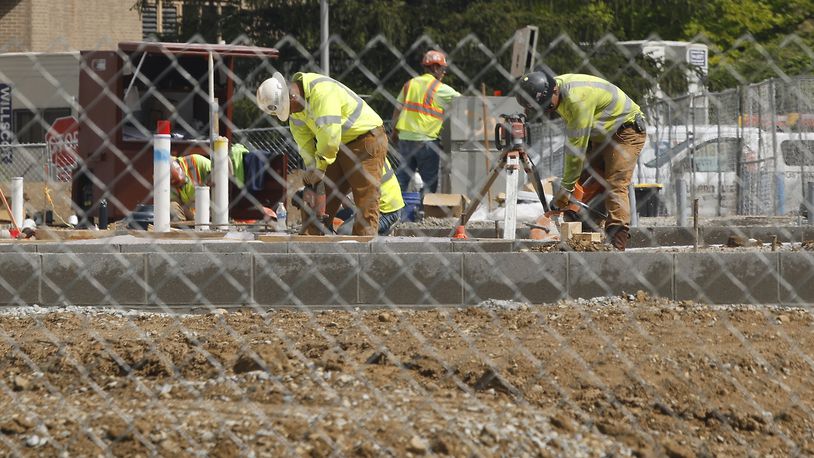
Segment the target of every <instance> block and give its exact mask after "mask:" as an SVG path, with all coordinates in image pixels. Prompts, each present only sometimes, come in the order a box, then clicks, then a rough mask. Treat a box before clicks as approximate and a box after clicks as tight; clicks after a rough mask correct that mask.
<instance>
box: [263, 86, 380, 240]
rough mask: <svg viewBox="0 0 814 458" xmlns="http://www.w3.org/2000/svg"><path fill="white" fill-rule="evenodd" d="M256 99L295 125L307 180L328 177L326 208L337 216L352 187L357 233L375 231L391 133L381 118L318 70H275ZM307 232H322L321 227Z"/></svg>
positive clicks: (307, 181)
mask: <svg viewBox="0 0 814 458" xmlns="http://www.w3.org/2000/svg"><path fill="white" fill-rule="evenodd" d="M257 104H258V106H259V107H260V109H261V110H263V111H264V112H266V113H268V114H270V115H274V116H276V117H277V119H279V120H280V121H285V120H288V119H289V115H290V118H291V119H290V123H289V124H290V125H289V127H290V129H291V134H292V136H293V137H294V140H295V141H296V142H297V146H298V147H299V151H300V155H301V156H302V158H303V161H304V162H305V166H306V171H305V174H304V176H303V182H305V183H306V184H309V185H315V184H317V183H319V182H321V181H323V180H324V181H325V188H326V205H325V210H326V212H327V214H328V216H329V219H328V221H332V220H333V218H334V217H335V216H336V213H337V211H338V210H339V207H340V205H341V202H342V198H343V197H344V196H345V195H347V194H348V193H349V192H353V200H354V204H355V206H356V209H357V210H356V211H357V217H356V218H355V220H354V224H353V235H362V236H364V235H367V236H371V235H376V233H377V232H378V227H379V197H380V190H379V188H380V185H381V179H382V169H383V167H384V159H385V155H386V153H387V137H386V136H385V133H384V128H383V127H382V124H383V122H382V119H381V118H380V117H379V115H378V114H376V112H375V111H373V109H372V108H370V107H369V106H368V104H367V103H365V101H363V100H362V99H361V98H360V97H359V96H358V95H356V93H354V92H353V91H351V90H350V89H348V88H347V87H346V86H345V85H344V84H342V83H340V82H339V81H336V80H334V79H332V78H329V77H327V76H324V75H320V74H318V73H297V74H295V75H294V77H293V79H292V81H290V82H289V83H286V81H285V80H284V79H283V77H282V75H281V74H280V73H279V72H276V73H275V74H274V76H273V77H271V78H269V79H267V80H265V81H263V83H262V84H261V85H260V87H258V88H257ZM305 233H307V234H319V233H321V232H320V231H319V229H318V228H317V227H309V228H306V230H305Z"/></svg>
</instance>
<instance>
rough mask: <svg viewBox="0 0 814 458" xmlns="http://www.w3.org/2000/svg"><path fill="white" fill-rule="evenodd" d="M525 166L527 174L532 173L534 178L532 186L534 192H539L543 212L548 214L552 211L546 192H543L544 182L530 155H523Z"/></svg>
mask: <svg viewBox="0 0 814 458" xmlns="http://www.w3.org/2000/svg"><path fill="white" fill-rule="evenodd" d="M523 164H524V166H525V167H524V168H525V170H526V173H529V172H531V177H532V185H533V186H534V191H535V192H537V197H539V198H540V203H542V204H543V211H545V212H546V213H548V212H549V211H551V209H550V208H549V207H548V201H547V200H546V198H545V191H543V180H542V178H540V173H539V172H538V171H537V167H535V166H534V162H531V158H530V157H529V156H528V154H523Z"/></svg>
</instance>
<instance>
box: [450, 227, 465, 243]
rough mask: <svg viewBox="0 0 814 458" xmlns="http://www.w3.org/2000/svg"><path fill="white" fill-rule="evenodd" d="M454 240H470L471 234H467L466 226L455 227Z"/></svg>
mask: <svg viewBox="0 0 814 458" xmlns="http://www.w3.org/2000/svg"><path fill="white" fill-rule="evenodd" d="M452 240H469V236H467V235H466V227H465V226H457V227H455V235H453V236H452Z"/></svg>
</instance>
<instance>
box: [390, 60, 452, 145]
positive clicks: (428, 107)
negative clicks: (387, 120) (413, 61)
mask: <svg viewBox="0 0 814 458" xmlns="http://www.w3.org/2000/svg"><path fill="white" fill-rule="evenodd" d="M442 84H443V83H441V81H439V80H438V79H437V78H435V77H434V76H432V75H430V74H424V75H422V76H417V77H415V78H412V79H411V80H410V81H408V82H407V83H405V84H404V88H403V89H402V90H403V97H401V98H402V99H403V103H402V113H401V115H400V116H399V120H398V122H397V123H396V129H397V130H398V131H399V132H403V131H406V132H414V133H416V134H421V135H424V136H426V137H428V138H430V139H434V138H437V137H438V133H439V132H440V131H441V127H442V125H443V122H444V112H445V111H444V108H442V107H441V106H440V105H439V104H438V101H437V100H436V98H435V96H436V93H437V92H438V89H439V88H440V87H441V85H442Z"/></svg>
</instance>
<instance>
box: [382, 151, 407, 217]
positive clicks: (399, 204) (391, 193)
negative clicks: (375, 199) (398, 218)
mask: <svg viewBox="0 0 814 458" xmlns="http://www.w3.org/2000/svg"><path fill="white" fill-rule="evenodd" d="M402 208H404V198H402V197H401V187H400V186H399V180H398V179H396V174H395V173H394V171H393V166H392V165H391V164H390V160H388V159H387V158H385V160H384V170H383V171H382V186H381V197H380V198H379V212H381V213H392V212H394V211H398V210H401V209H402Z"/></svg>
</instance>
